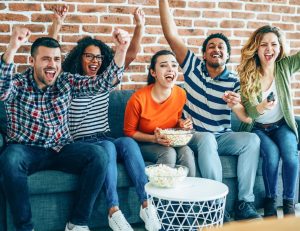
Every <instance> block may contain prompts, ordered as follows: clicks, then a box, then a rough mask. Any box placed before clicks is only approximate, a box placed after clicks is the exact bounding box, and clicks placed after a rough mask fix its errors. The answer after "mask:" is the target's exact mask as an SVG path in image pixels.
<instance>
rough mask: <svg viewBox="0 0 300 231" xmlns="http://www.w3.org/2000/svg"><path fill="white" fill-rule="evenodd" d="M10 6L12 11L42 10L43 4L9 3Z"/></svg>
mask: <svg viewBox="0 0 300 231" xmlns="http://www.w3.org/2000/svg"><path fill="white" fill-rule="evenodd" d="M8 8H9V10H11V11H24V10H25V9H26V11H41V5H40V4H34V3H9V5H8Z"/></svg>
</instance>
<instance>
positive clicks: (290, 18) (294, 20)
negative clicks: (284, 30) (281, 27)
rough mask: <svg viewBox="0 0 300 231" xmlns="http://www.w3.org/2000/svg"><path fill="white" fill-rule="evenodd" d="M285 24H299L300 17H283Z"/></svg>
mask: <svg viewBox="0 0 300 231" xmlns="http://www.w3.org/2000/svg"><path fill="white" fill-rule="evenodd" d="M282 21H283V22H292V23H299V21H300V16H282Z"/></svg>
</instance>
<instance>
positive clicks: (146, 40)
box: [142, 36, 156, 44]
mask: <svg viewBox="0 0 300 231" xmlns="http://www.w3.org/2000/svg"><path fill="white" fill-rule="evenodd" d="M155 41H156V37H148V36H147V37H146V36H143V38H142V44H149V43H150V44H153V43H155Z"/></svg>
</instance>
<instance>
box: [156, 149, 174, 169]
mask: <svg viewBox="0 0 300 231" xmlns="http://www.w3.org/2000/svg"><path fill="white" fill-rule="evenodd" d="M159 159H161V160H163V162H164V163H166V164H171V165H175V164H176V159H177V153H176V150H175V149H174V148H171V147H166V148H165V150H164V151H163V152H162V153H160V154H159Z"/></svg>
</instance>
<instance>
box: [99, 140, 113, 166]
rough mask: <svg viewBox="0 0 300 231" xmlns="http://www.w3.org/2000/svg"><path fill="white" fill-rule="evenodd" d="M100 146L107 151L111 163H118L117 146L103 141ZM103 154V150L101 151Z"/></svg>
mask: <svg viewBox="0 0 300 231" xmlns="http://www.w3.org/2000/svg"><path fill="white" fill-rule="evenodd" d="M100 146H101V147H102V148H103V149H104V150H105V152H106V154H107V155H108V158H109V161H116V159H117V150H116V147H115V144H114V143H113V142H111V141H107V140H106V141H103V142H102V143H101V144H100ZM99 152H103V150H101V151H99Z"/></svg>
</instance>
